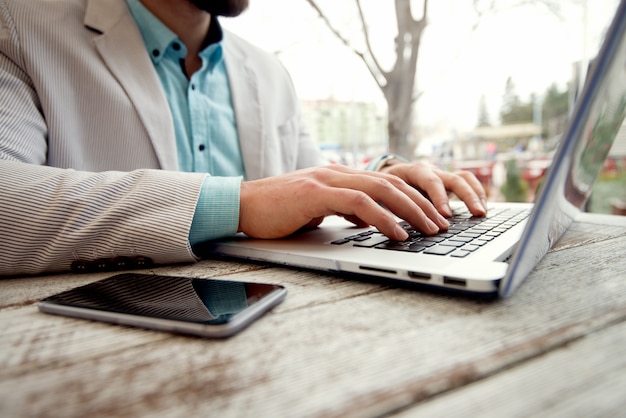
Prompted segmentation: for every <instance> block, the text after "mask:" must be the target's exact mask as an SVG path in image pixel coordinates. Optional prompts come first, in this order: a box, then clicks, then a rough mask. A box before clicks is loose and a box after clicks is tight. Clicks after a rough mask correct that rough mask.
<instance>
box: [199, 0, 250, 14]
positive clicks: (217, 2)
mask: <svg viewBox="0 0 626 418" xmlns="http://www.w3.org/2000/svg"><path fill="white" fill-rule="evenodd" d="M189 1H190V2H191V3H192V4H194V5H195V6H196V7H197V8H199V9H201V10H204V11H205V12H208V13H209V14H210V15H212V16H226V17H235V16H239V15H240V14H241V13H242V12H243V11H244V10H246V9H247V8H248V0H189Z"/></svg>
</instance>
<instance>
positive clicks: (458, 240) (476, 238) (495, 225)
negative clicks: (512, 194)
mask: <svg viewBox="0 0 626 418" xmlns="http://www.w3.org/2000/svg"><path fill="white" fill-rule="evenodd" d="M488 213H489V214H488V215H487V216H486V217H482V218H479V217H475V216H473V215H472V214H471V213H470V212H469V211H467V209H458V210H455V211H454V215H453V216H452V217H451V218H448V222H450V227H449V228H448V230H447V231H445V232H441V233H439V234H436V235H424V234H422V233H420V232H419V231H417V230H415V229H414V228H413V227H412V226H411V225H409V224H408V223H407V222H401V223H400V226H402V228H404V230H405V231H407V232H408V234H409V238H408V239H407V240H406V241H393V240H390V239H389V238H387V237H386V236H385V235H383V234H381V233H380V232H379V231H378V230H376V229H372V230H369V231H365V232H361V233H358V234H354V235H350V236H347V237H345V238H342V239H339V240H336V241H333V242H331V244H334V245H350V244H352V245H354V246H356V247H366V248H376V249H381V250H392V251H407V252H413V253H424V254H431V255H439V256H449V257H459V258H462V257H466V256H468V255H469V254H471V253H473V252H474V251H476V250H478V249H479V248H480V247H482V246H483V245H485V244H487V243H488V242H490V241H492V240H493V239H494V238H496V237H498V236H499V235H501V234H503V233H504V232H506V231H508V230H509V229H511V228H512V227H514V226H515V225H517V224H518V223H520V222H522V221H523V220H524V219H526V218H527V217H528V215H529V214H530V210H529V209H513V208H506V209H489V211H488Z"/></svg>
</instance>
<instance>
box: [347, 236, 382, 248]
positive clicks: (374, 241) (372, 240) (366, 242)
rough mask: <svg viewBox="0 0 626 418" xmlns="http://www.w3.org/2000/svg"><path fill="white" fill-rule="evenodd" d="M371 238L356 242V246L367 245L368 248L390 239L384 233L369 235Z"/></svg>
mask: <svg viewBox="0 0 626 418" xmlns="http://www.w3.org/2000/svg"><path fill="white" fill-rule="evenodd" d="M368 238H369V239H366V240H364V241H358V242H355V243H354V246H355V247H366V248H372V247H375V246H377V245H380V244H383V243H385V242H387V241H389V238H387V237H386V236H384V235H375V236H370V237H368Z"/></svg>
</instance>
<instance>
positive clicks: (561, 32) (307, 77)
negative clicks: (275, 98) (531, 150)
mask: <svg viewBox="0 0 626 418" xmlns="http://www.w3.org/2000/svg"><path fill="white" fill-rule="evenodd" d="M499 1H500V4H502V3H503V2H504V3H506V2H508V3H510V0H499ZM585 2H587V6H586V7H585V5H584V4H585ZM250 3H251V4H250V7H249V9H248V10H247V11H246V12H244V14H243V15H241V16H239V17H237V18H233V19H223V20H222V23H223V25H224V27H226V28H227V29H229V30H231V31H233V32H235V33H237V34H239V35H240V36H242V37H244V38H246V39H248V40H249V41H251V42H252V43H254V44H256V45H257V46H260V47H261V48H263V49H265V50H267V51H269V52H272V53H276V54H277V56H278V57H279V59H280V60H281V61H282V62H283V64H284V65H285V67H286V68H287V69H288V70H289V72H290V74H291V76H292V78H293V81H294V84H295V87H296V91H297V92H298V95H299V96H300V98H301V99H303V100H314V99H328V98H335V99H338V100H351V99H354V100H359V101H368V102H376V103H379V104H380V106H381V109H384V106H385V105H384V99H383V96H382V93H381V92H380V90H379V88H378V86H377V85H376V84H375V82H374V80H373V79H372V77H371V75H370V74H369V72H368V71H367V69H366V67H365V65H364V64H363V62H362V61H360V59H359V58H358V57H357V56H356V55H355V54H354V53H352V52H351V51H350V50H349V49H347V48H346V47H345V46H344V45H343V44H342V43H341V42H340V41H338V40H337V38H336V37H335V36H334V35H333V34H332V33H331V32H330V31H329V30H328V28H327V27H326V25H325V24H324V23H323V22H322V21H321V19H319V18H318V17H317V14H316V13H315V12H314V11H313V9H312V8H311V7H310V6H309V5H308V3H307V1H306V0H250ZM319 3H320V4H321V5H322V9H323V10H324V11H326V12H328V14H329V16H330V18H331V19H332V21H333V22H336V23H337V24H338V26H340V27H341V28H342V29H341V30H342V33H343V34H344V36H347V37H350V38H351V39H353V40H354V42H355V44H356V45H362V40H361V38H360V33H361V31H360V26H359V20H358V16H357V14H356V9H355V8H354V1H352V0H320V1H319ZM363 4H364V10H365V15H366V19H367V21H368V25H369V26H370V28H371V33H372V43H373V44H374V48H375V50H376V53H377V55H378V57H379V58H380V60H381V61H382V62H383V64H387V65H390V64H391V63H392V60H393V57H394V55H393V54H394V46H393V38H394V36H395V33H394V26H395V22H394V19H395V14H394V11H393V1H392V0H363ZM415 4H416V5H417V6H418V7H416V11H417V12H419V11H420V10H421V6H420V2H419V1H416V2H415ZM558 4H559V5H560V7H561V10H560V12H559V16H556V15H555V14H554V13H551V12H549V11H548V10H547V8H545V7H543V6H537V5H535V6H524V7H518V8H515V9H505V10H502V11H500V12H498V13H490V14H487V15H485V16H483V17H482V18H480V20H478V25H477V26H476V28H475V29H472V26H473V25H474V24H475V23H476V21H477V18H476V14H475V12H474V11H473V9H472V8H471V2H469V1H467V0H435V1H431V2H430V3H429V19H428V26H427V27H426V29H425V32H424V35H423V38H422V43H421V49H420V57H419V64H418V71H417V74H418V75H417V83H418V89H419V90H420V91H422V92H423V95H422V97H421V98H420V99H419V101H418V104H417V122H418V123H419V124H420V125H425V126H435V125H438V126H444V127H445V129H449V130H459V131H463V130H469V129H472V128H473V127H474V126H475V125H476V123H477V121H478V113H479V102H480V100H481V97H483V96H484V98H485V101H486V105H487V108H488V111H489V113H490V118H491V123H492V124H497V123H498V122H499V121H498V112H499V109H500V106H501V100H502V96H503V93H504V86H505V83H506V80H507V78H509V77H511V78H512V80H513V83H514V84H515V86H516V91H517V93H518V95H519V96H520V98H521V99H522V100H529V98H530V95H531V94H532V93H538V94H542V93H543V92H545V90H546V89H547V88H548V87H549V86H550V85H551V84H552V83H556V84H557V85H558V86H559V87H560V88H561V89H564V88H565V85H566V83H567V81H568V80H569V79H570V77H571V74H572V68H573V63H574V62H576V61H579V60H581V59H582V60H584V59H588V58H591V57H593V55H595V53H596V52H597V50H598V47H599V45H600V43H601V40H602V36H603V34H604V32H605V30H606V28H607V27H608V24H609V22H610V19H611V17H612V15H613V13H614V11H615V9H616V7H617V4H618V1H617V0H594V1H593V2H592V1H591V0H564V1H559V2H558ZM585 11H586V13H585ZM414 13H415V12H414Z"/></svg>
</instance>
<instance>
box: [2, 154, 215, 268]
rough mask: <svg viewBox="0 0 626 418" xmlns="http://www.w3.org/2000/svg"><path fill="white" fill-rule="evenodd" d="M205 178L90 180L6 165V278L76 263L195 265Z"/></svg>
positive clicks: (162, 175)
mask: <svg viewBox="0 0 626 418" xmlns="http://www.w3.org/2000/svg"><path fill="white" fill-rule="evenodd" d="M204 178H205V175H204V174H196V173H181V172H172V171H163V170H136V171H132V172H102V173H89V172H80V171H74V170H71V169H59V168H53V167H47V166H40V165H34V164H27V163H23V162H14V161H8V160H0V190H1V197H0V206H1V207H2V217H1V218H0V242H2V246H0V275H17V274H37V273H41V272H44V271H63V270H68V269H69V268H70V266H71V263H72V262H73V261H75V260H94V259H99V258H113V257H121V256H131V257H132V256H144V257H149V258H151V259H152V260H153V261H154V262H156V263H178V262H191V261H196V258H195V256H194V255H193V253H192V250H191V247H190V244H189V241H188V235H189V228H190V225H191V221H192V217H193V213H194V210H195V206H196V202H197V199H198V194H199V191H200V189H201V185H202V182H203V180H204Z"/></svg>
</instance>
